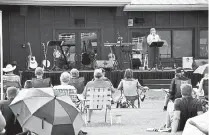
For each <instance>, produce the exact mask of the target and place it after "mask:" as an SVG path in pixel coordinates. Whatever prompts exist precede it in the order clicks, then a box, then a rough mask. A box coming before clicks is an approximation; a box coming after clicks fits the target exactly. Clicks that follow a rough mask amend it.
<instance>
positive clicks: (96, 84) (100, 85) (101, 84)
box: [83, 69, 114, 122]
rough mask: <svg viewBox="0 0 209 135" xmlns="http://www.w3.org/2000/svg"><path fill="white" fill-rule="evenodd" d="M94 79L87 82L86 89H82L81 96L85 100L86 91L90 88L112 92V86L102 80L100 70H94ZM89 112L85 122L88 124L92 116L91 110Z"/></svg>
mask: <svg viewBox="0 0 209 135" xmlns="http://www.w3.org/2000/svg"><path fill="white" fill-rule="evenodd" d="M94 78H95V80H94V81H89V82H88V83H87V84H86V87H85V88H84V91H83V96H84V98H86V96H87V95H86V94H87V89H88V88H90V87H93V88H94V87H97V88H110V89H111V91H114V90H113V89H112V84H111V83H110V82H108V81H104V80H103V74H102V70H101V69H96V70H95V71H94ZM88 111H89V112H87V114H88V118H87V121H88V122H90V121H91V115H92V112H93V110H88Z"/></svg>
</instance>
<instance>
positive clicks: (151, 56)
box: [147, 28, 161, 68]
mask: <svg viewBox="0 0 209 135" xmlns="http://www.w3.org/2000/svg"><path fill="white" fill-rule="evenodd" d="M159 41H161V39H160V36H159V35H158V34H157V33H156V30H155V28H151V29H150V34H149V35H148V36H147V43H148V45H149V46H150V45H151V44H152V42H159ZM158 54H159V49H158V47H148V60H149V62H148V64H149V67H150V68H153V67H155V64H156V62H155V59H156V56H157V55H158Z"/></svg>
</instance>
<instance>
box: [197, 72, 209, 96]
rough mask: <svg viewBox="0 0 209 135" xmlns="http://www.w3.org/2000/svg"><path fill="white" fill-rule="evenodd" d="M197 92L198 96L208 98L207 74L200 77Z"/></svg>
mask: <svg viewBox="0 0 209 135" xmlns="http://www.w3.org/2000/svg"><path fill="white" fill-rule="evenodd" d="M197 94H198V96H199V97H200V98H203V99H208V74H204V77H203V78H202V79H201V81H200V84H199V89H198V91H197Z"/></svg>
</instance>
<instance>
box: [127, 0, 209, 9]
mask: <svg viewBox="0 0 209 135" xmlns="http://www.w3.org/2000/svg"><path fill="white" fill-rule="evenodd" d="M193 10H208V0H132V1H131V4H128V5H126V6H125V7H124V11H193Z"/></svg>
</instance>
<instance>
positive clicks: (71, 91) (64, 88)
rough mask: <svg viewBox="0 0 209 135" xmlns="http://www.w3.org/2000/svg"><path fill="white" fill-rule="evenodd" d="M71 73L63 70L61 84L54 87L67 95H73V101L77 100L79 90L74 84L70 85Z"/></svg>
mask: <svg viewBox="0 0 209 135" xmlns="http://www.w3.org/2000/svg"><path fill="white" fill-rule="evenodd" d="M69 82H70V74H69V73H68V72H63V73H62V74H61V75H60V85H57V86H54V87H53V89H55V90H57V91H59V92H60V93H63V94H65V95H66V96H71V99H72V101H73V102H76V99H77V97H76V94H77V90H76V88H75V87H74V86H72V85H69Z"/></svg>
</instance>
